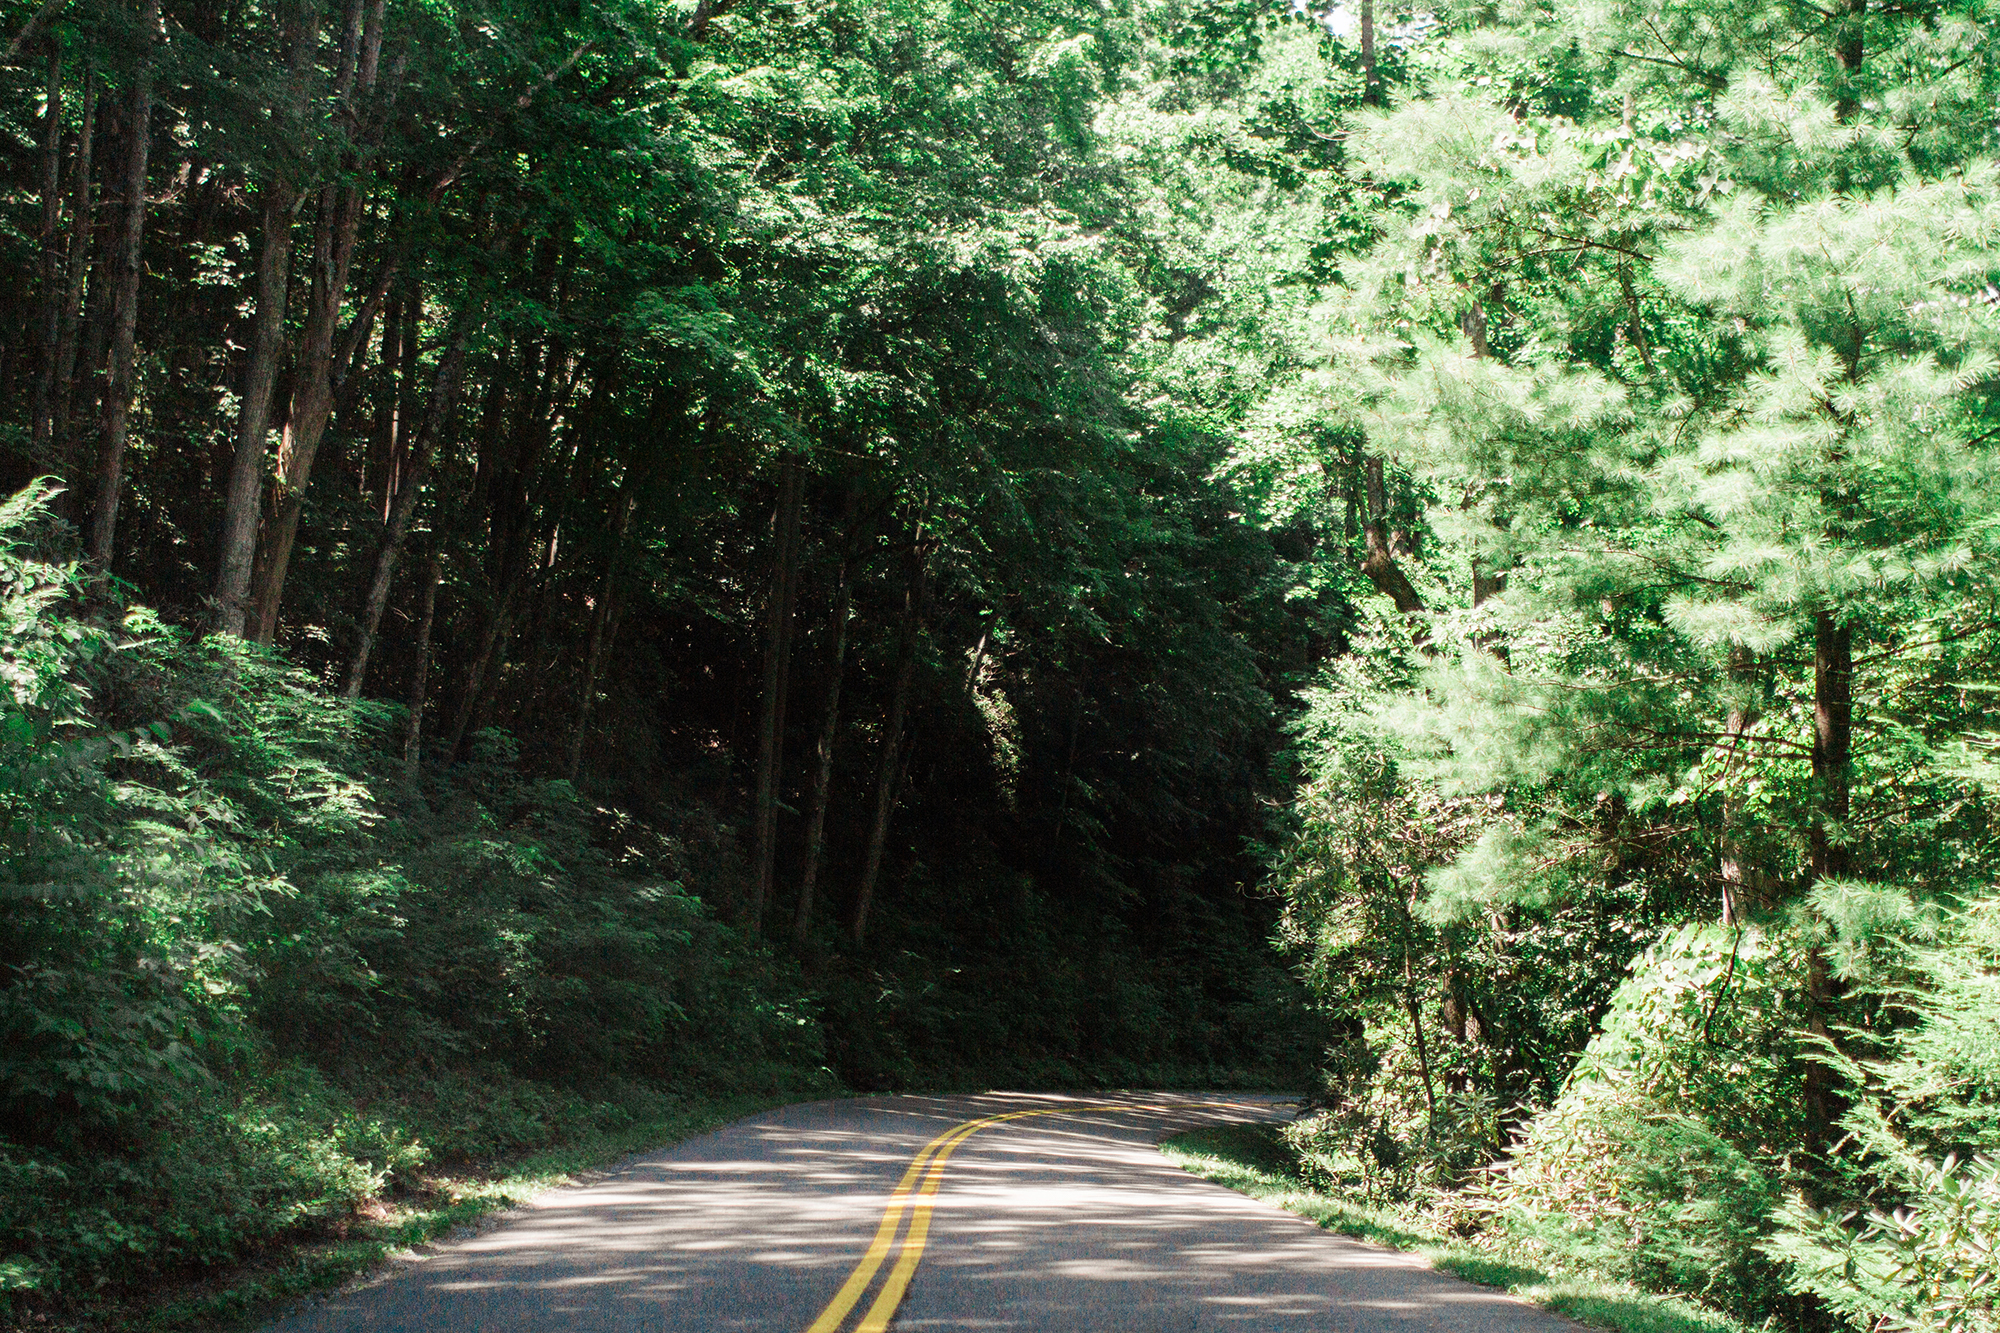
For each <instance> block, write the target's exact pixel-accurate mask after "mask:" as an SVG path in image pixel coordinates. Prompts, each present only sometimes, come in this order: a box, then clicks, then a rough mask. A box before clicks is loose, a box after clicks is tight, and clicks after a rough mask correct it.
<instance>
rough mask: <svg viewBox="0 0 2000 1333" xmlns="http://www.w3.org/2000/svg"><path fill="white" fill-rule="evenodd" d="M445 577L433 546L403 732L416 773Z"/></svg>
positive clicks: (406, 754) (408, 758) (426, 565)
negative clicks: (440, 586)
mask: <svg viewBox="0 0 2000 1333" xmlns="http://www.w3.org/2000/svg"><path fill="white" fill-rule="evenodd" d="M443 577H444V564H443V561H442V560H441V559H440V557H439V552H438V549H437V546H436V544H435V543H433V545H432V546H431V550H430V555H429V557H428V558H426V559H425V561H424V582H423V592H422V594H421V595H420V596H419V597H418V605H417V661H416V665H415V667H413V668H412V669H411V672H410V698H409V705H410V719H409V721H408V722H407V723H405V724H404V730H403V763H404V764H405V765H407V766H408V767H409V769H410V771H411V773H412V774H414V773H415V772H416V769H417V760H418V757H419V756H420V755H421V754H422V753H423V741H424V701H425V700H426V699H427V698H428V697H429V694H430V683H431V679H430V678H431V628H432V626H434V625H435V624H436V623H437V595H438V583H439V581H440V580H441V579H442V578H443Z"/></svg>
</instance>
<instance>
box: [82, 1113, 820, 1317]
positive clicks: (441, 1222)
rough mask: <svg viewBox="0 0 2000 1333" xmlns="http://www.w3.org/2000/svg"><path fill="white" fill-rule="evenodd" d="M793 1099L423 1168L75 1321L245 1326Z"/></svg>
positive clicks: (653, 1122)
mask: <svg viewBox="0 0 2000 1333" xmlns="http://www.w3.org/2000/svg"><path fill="white" fill-rule="evenodd" d="M793 1100H796V1096H789V1097H788V1096H776V1095H769V1094H765V1095H747V1094H740V1095H735V1096H726V1097H718V1098H714V1099H710V1100H701V1101H694V1102H689V1103H687V1104H685V1105H683V1106H681V1107H679V1108H678V1109H676V1110H675V1111H674V1112H672V1113H671V1114H669V1115H667V1116H664V1117H659V1118H654V1119H651V1120H647V1121H645V1122H642V1123H639V1124H634V1125H629V1126H626V1127H624V1128H621V1129H619V1130H617V1131H615V1132H595V1133H591V1134H588V1135H585V1136H581V1137H578V1138H576V1139H574V1140H572V1141H570V1142H567V1143H564V1144H560V1145H558V1146H556V1147H552V1148H547V1149H543V1150H541V1151H538V1152H534V1153H530V1154H527V1155H525V1156H522V1157H519V1158H515V1159H513V1160H510V1161H506V1162H501V1163H496V1164H494V1165H492V1166H491V1167H490V1168H489V1169H487V1170H484V1171H480V1172H466V1173H458V1174H453V1173H441V1174H430V1175H426V1176H425V1177H424V1190H423V1193H422V1194H421V1195H419V1196H417V1197H414V1198H411V1199H407V1200H399V1201H392V1202H391V1203H390V1204H388V1205H387V1206H386V1207H384V1208H383V1210H382V1215H381V1216H379V1217H374V1218H366V1219H358V1220H357V1221H356V1222H355V1223H354V1224H353V1225H351V1226H350V1227H349V1229H348V1234H347V1235H346V1236H345V1237H343V1238H341V1239H339V1240H335V1241H330V1242H320V1243H316V1244H301V1245H297V1246H292V1247H288V1248H286V1249H285V1250H282V1251H280V1252H279V1253H277V1254H274V1255H272V1256H269V1257H268V1258H267V1259H266V1260H265V1261H264V1262H262V1263H259V1264H248V1265H244V1266H243V1267H241V1268H239V1269H237V1270H234V1271H228V1272H224V1273H222V1274H219V1275H217V1276H216V1277H214V1278H213V1279H211V1280H208V1281H206V1282H203V1283H201V1284H200V1285H199V1286H198V1287H196V1288H195V1289H193V1290H191V1291H182V1292H178V1293H174V1292H169V1293H165V1294H163V1295H162V1296H161V1297H160V1298H158V1299H156V1300H154V1301H151V1302H148V1303H143V1304H137V1305H126V1306H124V1307H122V1308H119V1309H117V1310H106V1311H103V1312H102V1313H101V1315H97V1316H96V1317H87V1318H86V1319H85V1321H84V1322H82V1323H80V1324H78V1325H75V1326H74V1327H77V1328H79V1329H90V1328H120V1329H145V1330H149V1331H150V1333H181V1331H182V1330H191V1329H201V1330H214V1333H228V1330H235V1329H245V1328H252V1327H255V1326H257V1325H258V1324H261V1323H263V1322H265V1321H267V1320H269V1319H272V1318H274V1317H275V1316H276V1315H277V1314H278V1313H279V1312H280V1311H281V1309H282V1307H283V1306H285V1305H286V1304H288V1303H290V1302H292V1301H295V1300H298V1299H299V1298H301V1297H304V1296H309V1295H311V1294H313V1293H314V1292H318V1291H325V1290H328V1289H329V1288H333V1287H337V1286H339V1285H340V1284H341V1283H343V1282H346V1281H348V1280H349V1279H351V1278H354V1277H357V1276H359V1275H361V1274H363V1273H366V1272H368V1271H369V1270H370V1269H372V1268H375V1267H376V1266H377V1265H379V1264H381V1263H383V1262H384V1261H386V1260H387V1259H389V1258H390V1257H392V1256H393V1255H395V1254H397V1253H398V1252H400V1251H405V1250H409V1249H411V1248H413V1247H415V1246H418V1245H422V1244H425V1243H427V1242H429V1241H433V1240H436V1239H437V1238H439V1237H440V1236H446V1235H449V1234H450V1233H451V1232H453V1231H455V1230H457V1229H458V1228H461V1227H467V1226H471V1225H473V1224H475V1223H477V1222H478V1221H479V1220H480V1219H481V1218H484V1217H487V1216H490V1215H491V1214H494V1213H499V1212H505V1211H506V1210H507V1209H509V1208H515V1207H519V1206H520V1205H521V1204H524V1203H527V1202H528V1201H529V1200H531V1199H533V1198H534V1197H535V1196H536V1195H538V1194H541V1193H542V1192H544V1191H546V1190H551V1189H555V1188H557V1187H558V1186H562V1185H568V1184H573V1183H575V1181H576V1179H577V1177H578V1176H579V1175H582V1174H585V1173H588V1172H591V1171H594V1170H597V1169H600V1168H602V1167H605V1166H608V1165H611V1164H612V1163H615V1162H617V1161H619V1160H620V1159H622V1158H625V1157H629V1156H631V1155H633V1154H634V1153H640V1152H648V1151H657V1150H659V1149H661V1148H666V1147H670V1146H672V1145H673V1144H675V1143H679V1142H680V1141H682V1140H683V1139H688V1138H692V1137H693V1136H695V1135H697V1134H702V1133H706V1132H707V1131H709V1130H711V1129H714V1128H716V1127H718V1126H720V1125H725V1124H728V1123H729V1122H730V1121H732V1120H738V1119H741V1118H742V1117H744V1116H747V1115H753V1114H755V1113H756V1112H758V1111H763V1110H768V1109H770V1108H772V1107H774V1106H782V1105H785V1104H787V1103H789V1102H791V1101H793Z"/></svg>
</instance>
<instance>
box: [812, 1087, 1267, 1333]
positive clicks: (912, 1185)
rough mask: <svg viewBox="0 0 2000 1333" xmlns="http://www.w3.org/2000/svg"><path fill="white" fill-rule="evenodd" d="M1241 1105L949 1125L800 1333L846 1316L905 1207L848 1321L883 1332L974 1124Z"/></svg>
mask: <svg viewBox="0 0 2000 1333" xmlns="http://www.w3.org/2000/svg"><path fill="white" fill-rule="evenodd" d="M1245 1105H1246V1103H1243V1102H1183V1103H1181V1104H1179V1105H1177V1106H1132V1105H1126V1104H1121V1103H1117V1102H1109V1103H1105V1104H1102V1105H1096V1106H1049V1107H1040V1108H1037V1109H1035V1110H1032V1111H1008V1112H1006V1113H1005V1114H1002V1115H989V1116H983V1117H981V1118H980V1119H978V1120H967V1121H965V1122H964V1123H962V1124H957V1125H953V1126H952V1127H951V1128H950V1129H947V1130H946V1131H945V1132H944V1133H942V1134H940V1135H938V1136H937V1137H936V1138H934V1139H932V1140H931V1141H930V1142H929V1143H926V1144H925V1145H924V1146H923V1147H922V1148H921V1149H920V1150H919V1151H918V1153H917V1155H916V1156H915V1157H914V1158H912V1159H911V1160H910V1166H909V1169H908V1170H907V1171H905V1172H903V1178H902V1180H901V1181H899V1182H897V1185H896V1189H895V1192H894V1193H892V1194H891V1195H890V1196H889V1206H888V1207H887V1208H885V1209H884V1210H883V1212H882V1224H881V1225H880V1226H878V1227H876V1228H875V1239H874V1240H873V1241H871V1242H870V1243H869V1246H868V1252H867V1253H866V1254H864V1255H862V1256H861V1262H860V1263H858V1264H856V1265H855V1266H854V1271H853V1272H852V1273H849V1274H848V1275H847V1281H845V1282H843V1283H842V1284H841V1286H840V1290H839V1291H837V1292H835V1293H834V1296H833V1299H832V1300H830V1301H828V1302H827V1303H826V1308H825V1309H824V1310H821V1311H820V1312H819V1318H817V1319H815V1320H813V1321H812V1324H811V1325H810V1326H809V1327H808V1328H807V1329H806V1333H834V1331H835V1330H836V1329H838V1328H839V1327H840V1326H841V1324H842V1322H844V1321H845V1320H846V1318H847V1315H848V1312H849V1311H851V1310H853V1309H854V1307H855V1306H856V1305H857V1304H859V1303H860V1301H861V1298H862V1296H863V1295H864V1294H866V1293H867V1291H868V1287H869V1284H870V1283H872V1282H874V1280H875V1274H876V1273H877V1272H879V1271H880V1270H881V1268H882V1263H883V1261H884V1260H885V1259H887V1258H888V1257H889V1251H890V1250H891V1249H893V1248H895V1242H896V1233H897V1232H898V1231H900V1230H902V1223H903V1212H904V1210H905V1209H906V1208H907V1209H908V1210H909V1213H910V1227H909V1230H908V1232H907V1233H905V1234H904V1236H903V1246H902V1250H901V1252H900V1253H898V1254H897V1256H896V1266H895V1267H894V1268H892V1269H890V1270H889V1279H888V1281H886V1282H884V1283H883V1284H882V1289H881V1290H880V1291H879V1292H877V1293H876V1294H875V1301H874V1303H873V1304H872V1305H870V1306H869V1307H868V1313H866V1314H864V1315H862V1316H861V1322H860V1323H858V1324H856V1325H855V1326H854V1333H883V1331H884V1330H885V1329H887V1328H888V1327H889V1321H890V1319H892V1318H894V1317H895V1314H896V1307H898V1306H900V1305H901V1304H902V1303H903V1296H904V1294H905V1293H906V1292H908V1291H909V1289H910V1279H911V1278H913V1277H915V1276H916V1274H917V1265H918V1264H919V1263H921V1262H922V1261H923V1257H924V1243H925V1241H926V1240H927V1239H928V1238H929V1236H930V1230H931V1201H932V1200H933V1199H934V1198H936V1197H937V1192H938V1186H939V1184H941V1183H942V1182H943V1180H944V1164H945V1163H946V1162H947V1161H949V1160H950V1159H951V1155H952V1153H953V1152H955V1151H956V1150H957V1148H958V1145H959V1144H961V1143H963V1142H965V1141H966V1140H967V1139H969V1138H971V1137H972V1136H973V1135H974V1134H977V1133H978V1132H979V1131H980V1130H982V1129H988V1128H990V1127H992V1126H994V1125H998V1124H1004V1123H1005V1122H1007V1121H1009V1120H1021V1119H1024V1118H1026V1117H1028V1116H1036V1115H1075V1114H1077V1113H1079V1112H1085V1111H1099V1112H1102V1111H1129V1112H1155V1113H1157V1112H1161V1111H1198V1110H1214V1109H1216V1108H1221V1107H1230V1108H1240V1107H1243V1106H1245ZM1259 1109H1263V1108H1261V1107H1260V1108H1259ZM919 1182H921V1183H919Z"/></svg>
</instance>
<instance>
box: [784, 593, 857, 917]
mask: <svg viewBox="0 0 2000 1333" xmlns="http://www.w3.org/2000/svg"><path fill="white" fill-rule="evenodd" d="M851 601H852V596H851V592H850V589H849V588H848V584H847V561H846V559H845V558H843V559H842V560H841V562H840V568H839V570H838V571H837V572H836V573H835V574H834V595H833V616H832V618H831V620H830V622H829V624H830V628H831V632H832V635H833V642H832V643H831V644H829V645H828V647H827V662H826V703H825V704H824V705H823V706H822V708H821V710H820V720H819V740H818V743H817V744H816V745H815V746H814V747H813V778H812V792H811V795H810V797H809V798H808V799H809V802H810V803H809V805H808V807H807V811H806V856H805V865H804V866H803V867H802V868H801V869H800V871H799V901H798V905H797V907H796V908H794V910H793V912H792V939H793V940H794V941H796V942H798V943H800V944H803V943H804V942H805V939H806V936H807V935H808V934H809V933H810V932H811V930H812V910H813V891H814V889H815V887H816V886H817V885H818V883H819V862H820V856H821V854H822V853H823V852H824V850H825V848H826V807H827V805H828V803H829V801H830V798H831V795H832V789H833V747H834V743H835V742H836V741H837V740H838V739H839V736H840V682H841V677H842V675H843V674H844V668H845V667H846V664H847V614H848V608H849V604H850V602H851Z"/></svg>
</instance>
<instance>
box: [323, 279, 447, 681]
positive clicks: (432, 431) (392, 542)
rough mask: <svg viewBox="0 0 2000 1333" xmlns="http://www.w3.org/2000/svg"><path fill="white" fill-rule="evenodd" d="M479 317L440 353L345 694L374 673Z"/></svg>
mask: <svg viewBox="0 0 2000 1333" xmlns="http://www.w3.org/2000/svg"><path fill="white" fill-rule="evenodd" d="M474 322H475V321H474V320H473V319H472V318H470V317H464V318H461V321H460V324H459V327H458V329H457V330H456V331H454V333H453V335H452V340H451V344H450V345H449V346H448V347H446V348H445V351H444V355H443V356H441V357H439V358H438V368H437V377H436V379H435V380H434V381H433V382H432V384H431V399H430V405H429V406H428V407H427V408H426V409H425V411H424V421H423V424H422V425H421V426H420V427H418V429H417V440H416V443H415V444H414V446H413V448H414V449H415V450H416V458H415V461H414V462H413V463H412V465H411V468H410V473H409V475H408V476H407V477H405V478H404V479H403V484H402V485H401V486H399V487H398V488H397V490H396V498H395V500H394V501H393V502H392V503H391V504H390V508H389V521H388V522H387V523H386V524H385V525H383V532H382V546H381V549H380V550H379V551H377V552H376V554H375V570H374V573H373V575H372V576H371V577H370V579H369V582H368V596H367V599H366V600H365V601H364V602H363V603H362V608H361V624H360V627H359V633H358V635H357V637H356V640H355V645H354V654H353V656H352V657H350V658H349V659H348V663H347V684H346V687H345V689H344V690H343V693H345V694H346V696H347V697H348V698H350V699H358V698H360V697H361V688H362V685H363V683H364V682H365V681H366V680H367V678H368V658H369V655H370V654H371V653H372V652H373V651H374V648H375V636H376V634H377V633H378V632H379V631H380V630H381V628H382V613H383V611H384V609H385V608H387V606H388V605H389V585H390V584H391V583H392V582H393V581H394V579H395V577H396V562H397V561H398V560H400V559H401V558H402V554H403V543H404V542H405V540H407V539H408V537H409V534H410V522H411V520H412V519H413V518H414V517H415V515H416V512H417V502H418V500H420V499H421V498H422V495H423V488H424V482H425V481H426V480H427V479H428V478H429V476H430V470H431V464H432V462H433V461H434V460H435V459H436V457H437V451H438V442H439V441H440V440H441V439H443V438H444V433H445V428H446V426H447V425H448V424H449V423H450V421H451V416H452V413H453V412H454V411H456V410H457V407H458V392H459V386H460V385H461V384H462V383H463V382H464V379H465V354H466V345H467V343H468V342H469V341H470V339H471V336H472V326H473V324H474Z"/></svg>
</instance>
